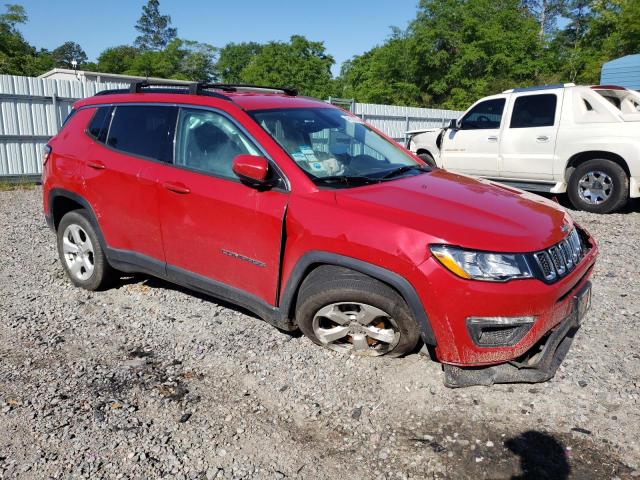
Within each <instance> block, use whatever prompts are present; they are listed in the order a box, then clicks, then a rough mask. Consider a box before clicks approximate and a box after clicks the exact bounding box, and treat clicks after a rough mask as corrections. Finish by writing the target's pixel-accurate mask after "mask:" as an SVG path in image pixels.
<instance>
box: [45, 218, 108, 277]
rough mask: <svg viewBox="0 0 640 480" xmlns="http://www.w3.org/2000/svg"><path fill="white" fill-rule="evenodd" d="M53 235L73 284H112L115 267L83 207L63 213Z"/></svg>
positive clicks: (65, 269) (61, 260)
mask: <svg viewBox="0 0 640 480" xmlns="http://www.w3.org/2000/svg"><path fill="white" fill-rule="evenodd" d="M56 235H57V241H58V242H57V243H58V255H59V257H60V262H61V263H62V267H63V268H64V271H65V273H66V274H67V276H68V277H69V279H70V280H71V282H72V283H73V284H74V285H75V286H76V287H81V288H84V289H85V290H98V289H101V288H105V287H106V286H108V285H109V284H111V282H112V280H113V278H114V270H113V268H111V266H110V265H109V263H108V262H107V258H106V257H105V254H104V252H103V250H102V247H101V246H100V241H99V240H98V236H97V234H96V232H95V229H94V228H93V226H92V225H91V222H90V221H89V219H88V217H87V214H86V211H85V210H73V211H71V212H68V213H67V214H65V216H64V217H62V220H61V221H60V224H59V225H58V228H57V231H56Z"/></svg>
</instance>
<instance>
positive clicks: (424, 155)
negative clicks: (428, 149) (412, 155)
mask: <svg viewBox="0 0 640 480" xmlns="http://www.w3.org/2000/svg"><path fill="white" fill-rule="evenodd" d="M418 158H420V160H422V161H423V162H424V163H426V164H427V165H429V166H430V167H432V168H438V165H436V161H435V159H434V158H433V156H432V155H431V154H430V153H420V154H418Z"/></svg>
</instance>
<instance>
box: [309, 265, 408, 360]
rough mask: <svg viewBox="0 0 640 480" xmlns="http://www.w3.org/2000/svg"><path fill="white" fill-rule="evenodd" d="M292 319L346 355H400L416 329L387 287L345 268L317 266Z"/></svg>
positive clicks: (405, 308)
mask: <svg viewBox="0 0 640 480" xmlns="http://www.w3.org/2000/svg"><path fill="white" fill-rule="evenodd" d="M296 319H297V322H298V326H299V328H300V330H301V331H302V333H304V334H305V335H306V336H307V337H308V338H309V339H310V340H311V341H313V342H314V343H316V344H318V345H322V346H324V347H326V348H329V349H331V350H335V351H338V352H342V353H346V354H355V355H366V356H381V355H386V356H389V357H399V356H401V355H405V354H407V353H410V352H412V351H413V350H414V349H415V348H416V345H417V344H418V341H419V340H420V331H419V329H418V325H417V324H416V321H415V319H414V318H413V315H412V314H411V312H410V310H409V307H408V306H407V304H406V302H405V301H404V299H403V298H402V297H401V296H400V295H399V294H398V293H397V292H396V291H395V290H393V289H392V288H391V287H389V286H388V285H386V284H384V283H382V282H379V281H378V280H375V279H373V278H371V277H368V276H366V275H364V274H361V273H359V272H355V271H353V270H349V269H347V268H342V267H335V266H329V265H327V266H321V267H318V268H317V269H315V270H314V271H313V272H311V274H309V276H308V277H307V278H306V279H305V281H304V282H303V283H302V286H301V287H300V292H299V294H298V302H297V308H296Z"/></svg>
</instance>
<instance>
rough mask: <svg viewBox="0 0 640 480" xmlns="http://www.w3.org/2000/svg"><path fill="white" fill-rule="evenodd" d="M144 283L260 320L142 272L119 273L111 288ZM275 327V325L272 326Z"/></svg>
mask: <svg viewBox="0 0 640 480" xmlns="http://www.w3.org/2000/svg"><path fill="white" fill-rule="evenodd" d="M135 284H137V285H144V286H146V287H149V288H153V289H162V290H173V291H174V292H180V293H184V294H185V295H189V296H191V297H195V298H197V299H199V300H203V301H205V302H209V303H211V304H215V305H218V306H220V307H223V308H227V309H229V310H234V311H236V312H238V313H242V314H243V315H247V316H248V317H251V318H255V319H257V320H262V319H261V318H260V317H258V316H257V315H256V314H255V313H253V312H251V311H250V310H247V309H246V308H243V307H241V306H239V305H235V304H233V303H229V302H227V301H225V300H222V299H219V298H216V297H214V296H212V295H207V294H206V293H202V292H198V291H197V290H191V289H189V288H186V287H183V286H181V285H178V284H175V283H171V282H169V281H166V280H162V279H161V278H157V277H153V276H151V275H146V274H144V273H132V274H125V273H123V274H121V277H120V278H119V280H117V281H116V282H115V285H114V286H113V288H121V287H124V286H126V285H135ZM274 328H275V327H274ZM278 331H280V332H282V333H285V334H287V335H289V336H291V337H294V338H297V337H300V336H301V335H302V333H301V332H300V331H299V330H294V331H292V332H289V331H285V330H280V329H278Z"/></svg>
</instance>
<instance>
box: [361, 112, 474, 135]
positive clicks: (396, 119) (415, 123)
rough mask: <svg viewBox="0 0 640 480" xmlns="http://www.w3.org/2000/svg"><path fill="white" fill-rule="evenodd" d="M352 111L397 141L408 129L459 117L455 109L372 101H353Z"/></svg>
mask: <svg viewBox="0 0 640 480" xmlns="http://www.w3.org/2000/svg"><path fill="white" fill-rule="evenodd" d="M352 112H353V113H355V114H356V115H358V116H359V117H360V118H362V119H363V120H365V121H366V122H367V123H370V124H371V125H373V126H374V127H376V128H378V129H380V130H382V131H383V132H384V133H386V134H387V135H389V136H390V137H392V138H394V139H395V140H397V141H403V140H405V139H406V136H405V133H406V132H407V131H408V130H418V129H420V128H433V127H443V126H445V125H446V124H448V123H449V120H451V119H452V118H455V119H457V118H460V116H461V115H462V112H459V111H457V110H440V109H435V108H417V107H397V106H393V105H376V104H373V103H355V104H354V105H353V107H352Z"/></svg>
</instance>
